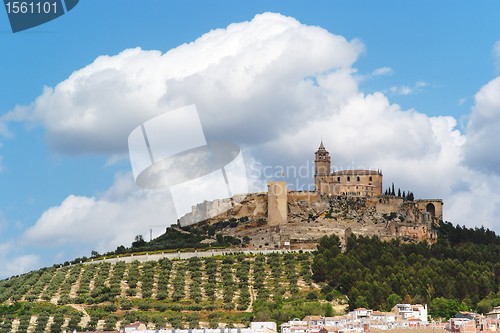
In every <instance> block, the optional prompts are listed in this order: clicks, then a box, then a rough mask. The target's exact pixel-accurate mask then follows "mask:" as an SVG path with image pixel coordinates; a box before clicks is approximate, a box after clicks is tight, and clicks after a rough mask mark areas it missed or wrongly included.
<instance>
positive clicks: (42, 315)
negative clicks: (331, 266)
mask: <svg viewBox="0 0 500 333" xmlns="http://www.w3.org/2000/svg"><path fill="white" fill-rule="evenodd" d="M311 262H312V256H311V255H310V254H309V253H286V254H271V255H267V256H264V255H255V256H252V255H243V254H239V255H228V256H220V257H210V258H203V259H201V258H191V259H189V260H173V261H171V260H168V259H162V260H160V261H158V262H155V261H150V262H145V263H139V262H138V261H134V262H132V263H129V264H126V263H124V262H119V263H117V264H110V263H100V264H89V265H83V264H77V265H72V266H66V267H62V268H55V267H52V268H48V269H43V270H40V271H36V272H32V273H29V274H25V275H22V276H19V277H15V278H11V279H9V280H4V281H1V282H0V298H1V299H0V300H1V301H2V304H3V305H2V306H0V316H1V321H2V324H1V327H0V332H1V333H8V332H12V331H13V332H19V333H22V332H40V333H41V332H43V331H46V332H48V331H51V332H61V331H62V330H63V329H69V330H73V329H77V330H96V329H98V330H100V329H103V330H113V329H115V328H117V327H120V326H123V325H125V324H127V323H130V322H134V321H136V320H139V321H141V322H145V323H149V325H150V327H165V326H171V327H175V328H182V327H191V328H193V327H200V326H204V327H218V326H219V323H224V324H227V325H234V324H243V325H248V324H249V322H250V321H251V320H254V319H258V320H263V319H266V316H267V314H266V313H265V311H264V312H263V311H261V310H259V308H261V307H262V304H265V303H267V302H268V301H270V300H273V302H282V303H286V304H287V306H288V307H289V308H290V310H292V309H293V311H295V312H296V313H297V315H306V314H308V313H309V312H311V311H312V312H314V313H317V314H325V312H326V311H330V314H331V306H330V308H328V309H327V306H325V305H324V304H322V303H320V302H318V301H317V299H318V297H319V296H321V297H322V298H324V297H327V298H328V299H330V300H331V299H332V298H333V297H334V295H333V294H331V293H330V294H329V295H321V293H319V290H318V288H317V287H316V286H315V285H314V284H313V281H312V275H311V268H310V265H311ZM286 320H288V318H286Z"/></svg>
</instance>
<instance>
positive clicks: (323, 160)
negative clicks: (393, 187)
mask: <svg viewBox="0 0 500 333" xmlns="http://www.w3.org/2000/svg"><path fill="white" fill-rule="evenodd" d="M315 155H316V158H315V159H314V184H315V189H316V192H318V193H320V194H327V195H348V196H359V197H379V196H381V195H382V172H380V171H373V170H342V171H335V172H333V173H331V172H330V170H331V161H330V153H329V152H328V151H327V150H326V149H325V146H324V145H323V141H321V144H320V145H319V148H318V150H317V151H316V153H315Z"/></svg>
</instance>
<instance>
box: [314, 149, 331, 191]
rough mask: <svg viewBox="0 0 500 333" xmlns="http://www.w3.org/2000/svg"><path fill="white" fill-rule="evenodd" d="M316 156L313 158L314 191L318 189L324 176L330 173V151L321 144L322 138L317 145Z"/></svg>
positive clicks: (324, 178)
mask: <svg viewBox="0 0 500 333" xmlns="http://www.w3.org/2000/svg"><path fill="white" fill-rule="evenodd" d="M315 155H316V158H315V159H314V184H315V186H316V191H318V192H321V191H320V188H319V187H320V183H324V182H325V180H326V177H327V176H329V175H330V153H329V152H328V151H327V150H326V149H325V146H324V145H323V140H321V143H320V145H319V148H318V150H317V151H316V153H315Z"/></svg>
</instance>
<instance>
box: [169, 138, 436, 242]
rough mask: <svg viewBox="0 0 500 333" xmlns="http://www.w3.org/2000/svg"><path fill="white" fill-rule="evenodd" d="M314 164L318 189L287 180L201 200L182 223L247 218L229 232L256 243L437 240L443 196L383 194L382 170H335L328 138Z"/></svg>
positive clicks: (186, 224)
mask: <svg viewBox="0 0 500 333" xmlns="http://www.w3.org/2000/svg"><path fill="white" fill-rule="evenodd" d="M314 162H315V164H314V170H315V174H314V183H315V190H314V191H289V190H288V188H287V183H286V182H285V181H272V182H269V183H268V191H267V192H266V193H251V194H242V195H236V196H234V197H232V198H230V199H221V200H214V201H210V202H207V201H205V202H203V203H199V204H197V205H195V206H193V208H192V212H191V213H188V214H186V215H185V216H183V217H181V218H180V219H179V221H178V224H179V226H181V227H185V226H191V225H193V224H197V223H198V222H196V221H202V222H200V223H202V224H205V223H209V224H211V223H217V222H219V221H223V220H237V219H244V220H246V221H248V222H246V223H245V225H242V226H240V227H237V228H234V229H231V230H228V231H227V233H228V235H232V236H236V237H244V236H247V237H250V238H251V239H252V241H251V243H250V244H251V245H252V246H255V247H283V246H287V247H293V246H300V247H303V246H315V244H316V242H317V241H318V240H319V238H321V237H322V236H324V235H325V234H333V233H334V234H337V235H338V236H339V237H341V239H343V240H344V241H345V240H346V239H347V237H348V235H350V234H357V235H365V236H373V235H377V236H378V237H379V238H381V239H385V240H389V239H393V238H399V239H402V240H406V241H427V242H430V243H433V242H435V241H436V240H437V234H436V231H435V229H434V226H435V225H437V224H438V223H439V221H441V220H442V219H443V201H442V200H441V199H418V200H413V198H412V199H409V198H403V197H401V196H396V195H386V194H383V192H382V187H383V182H382V180H383V179H382V178H383V175H382V172H381V171H380V170H376V171H374V170H341V171H335V172H331V158H330V153H329V152H328V151H327V150H326V148H325V146H324V144H323V142H321V143H320V146H319V148H318V150H317V151H316V152H315V160H314ZM311 223H313V224H311Z"/></svg>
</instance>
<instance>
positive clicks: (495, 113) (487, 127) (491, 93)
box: [465, 77, 500, 175]
mask: <svg viewBox="0 0 500 333" xmlns="http://www.w3.org/2000/svg"><path fill="white" fill-rule="evenodd" d="M499 141H500V77H497V78H495V79H493V80H491V81H490V82H488V83H487V84H486V85H484V86H483V87H482V88H481V89H480V90H479V92H478V93H477V94H476V96H475V98H474V106H473V108H472V113H471V115H470V117H469V121H468V124H467V143H466V146H465V162H466V164H467V165H469V166H471V167H473V168H475V169H477V170H480V171H485V172H492V173H496V174H497V175H499V174H500V171H499V170H500V156H499V154H498V142H499Z"/></svg>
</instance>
